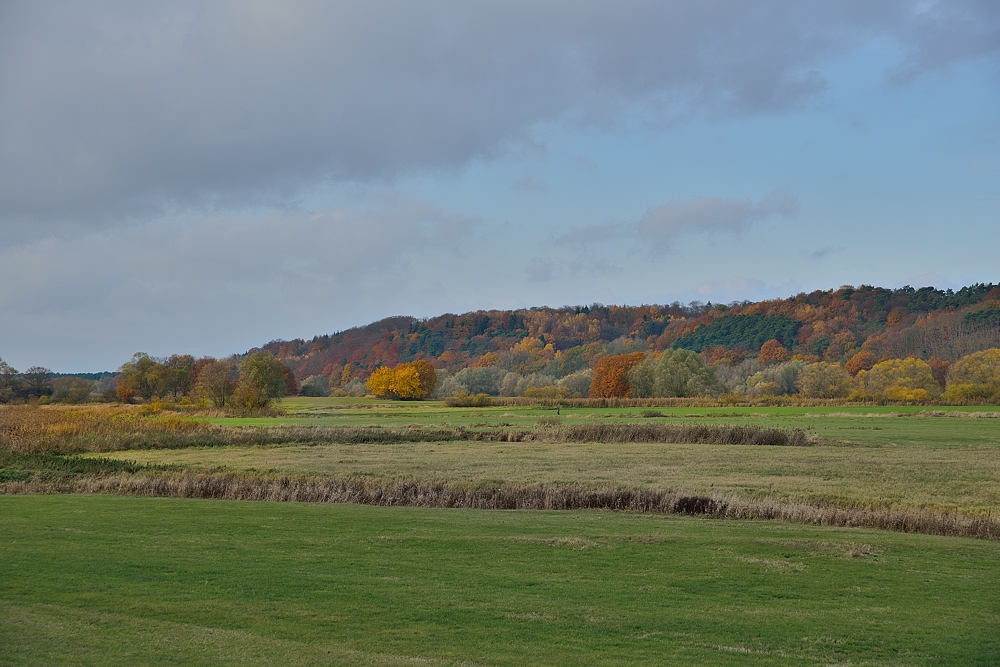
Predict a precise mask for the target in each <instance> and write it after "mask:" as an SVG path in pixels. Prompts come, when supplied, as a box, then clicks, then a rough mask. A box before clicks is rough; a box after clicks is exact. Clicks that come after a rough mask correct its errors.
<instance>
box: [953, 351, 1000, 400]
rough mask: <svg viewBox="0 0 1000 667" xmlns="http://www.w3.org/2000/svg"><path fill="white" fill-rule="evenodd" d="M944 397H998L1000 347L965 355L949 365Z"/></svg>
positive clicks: (999, 390)
mask: <svg viewBox="0 0 1000 667" xmlns="http://www.w3.org/2000/svg"><path fill="white" fill-rule="evenodd" d="M945 397H946V398H950V399H953V400H963V399H990V398H993V397H1000V349H998V348H995V347H994V348H991V349H989V350H981V351H979V352H973V353H972V354H969V355H966V356H964V357H962V358H961V359H959V360H958V361H956V362H955V364H954V365H953V366H952V367H951V374H950V376H949V378H948V390H947V391H946V392H945Z"/></svg>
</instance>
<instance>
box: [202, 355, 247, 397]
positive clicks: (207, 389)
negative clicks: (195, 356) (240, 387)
mask: <svg viewBox="0 0 1000 667" xmlns="http://www.w3.org/2000/svg"><path fill="white" fill-rule="evenodd" d="M200 362H204V363H201V366H200V368H199V370H198V384H197V386H196V390H197V393H199V394H201V395H202V396H204V397H205V398H207V399H208V400H210V401H212V403H213V404H214V405H215V407H217V408H222V407H225V406H226V405H228V404H230V403H231V402H232V399H233V394H234V393H235V392H236V382H237V370H236V364H234V363H232V362H231V361H229V360H226V359H223V360H222V361H218V360H216V359H212V358H211V357H205V358H204V359H199V363H200Z"/></svg>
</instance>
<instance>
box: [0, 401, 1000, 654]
mask: <svg viewBox="0 0 1000 667" xmlns="http://www.w3.org/2000/svg"><path fill="white" fill-rule="evenodd" d="M998 416H1000V411H998V410H997V408H995V407H994V408H991V407H988V406H987V407H939V406H937V407H921V406H868V405H857V406H843V405H840V406H837V405H824V404H811V405H804V406H784V407H763V406H756V407H742V408H740V407H732V406H728V407H697V406H694V405H688V406H672V407H671V406H666V407H655V408H651V407H648V406H646V407H644V406H632V407H595V406H574V407H566V406H562V407H560V409H559V411H558V414H557V413H556V408H555V406H554V405H537V404H536V405H532V404H527V403H525V404H520V405H511V404H508V405H501V406H490V407H471V408H459V407H448V406H447V405H445V404H443V403H438V402H430V401H427V402H404V403H389V402H384V401H375V400H372V399H339V398H326V399H307V398H296V399H287V400H286V401H284V402H283V405H282V406H281V411H280V413H278V415H277V416H273V417H253V418H247V417H237V416H228V415H225V414H222V413H215V412H204V411H201V412H200V411H197V410H191V409H177V410H173V409H171V408H170V406H145V407H142V408H137V407H121V408H112V407H90V408H82V409H79V408H77V409H70V408H57V407H54V406H53V407H48V408H33V409H28V408H22V409H20V411H17V410H10V409H6V410H0V534H2V535H3V536H4V539H3V540H0V567H2V571H3V572H4V576H3V577H0V619H3V622H0V647H2V648H0V665H21V664H101V665H105V664H106V665H119V664H120V665H126V664H136V663H141V664H171V663H174V664H176V663H178V662H180V663H184V664H274V663H275V662H281V663H283V664H303V665H320V664H369V665H371V664H374V665H396V664H413V663H414V662H421V663H423V662H430V663H435V664H436V663H441V664H474V665H507V664H509V665H515V664H568V665H572V664H581V665H582V664H608V665H614V664H635V663H649V664H711V665H720V664H721V665H725V664H761V665H764V664H767V665H774V664H781V665H826V664H844V665H847V664H868V665H903V664H905V665H936V664H970V665H976V664H982V665H988V664H997V662H998V661H1000V639H998V637H1000V634H998V633H997V632H996V629H997V628H998V627H1000V592H998V590H997V588H996V587H995V586H992V585H989V584H988V583H986V582H993V581H996V580H997V579H998V578H1000V540H998V539H997V537H998V535H1000V532H998V531H997V530H996V529H997V527H998V526H1000V523H998V519H1000V513H998V510H1000V483H998V480H1000V419H998ZM650 425H662V426H660V427H656V428H660V429H661V430H660V431H656V428H653V429H652V431H651V430H650V428H651V427H650ZM736 426H739V427H741V428H742V427H746V428H744V429H743V430H744V431H746V432H748V433H750V434H751V435H753V434H754V433H757V434H761V433H776V434H779V435H781V434H784V435H783V436H782V437H785V436H788V437H787V438H785V439H784V440H782V439H781V438H778V439H777V440H774V439H770V440H769V439H765V440H764V441H766V442H782V443H785V444H784V445H774V444H749V443H752V442H758V441H759V440H758V439H754V437H751V438H748V439H745V440H744V441H739V440H737V441H734V442H739V444H719V443H720V442H729V440H726V439H725V438H729V437H730V435H731V432H733V428H734V427H736ZM701 427H705V428H701ZM574 429H576V430H574ZM644 429H645V430H644ZM671 429H673V430H671ZM685 429H688V430H685ZM692 429H693V430H692ZM699 429H700V430H699ZM727 429H728V431H727ZM643 432H653V433H655V432H661V433H688V432H691V433H700V432H705V433H707V434H708V437H707V438H706V439H705V440H703V441H700V442H683V441H682V442H647V441H641V439H640V440H634V439H633V441H617V442H609V441H598V440H595V439H593V438H591V439H587V438H583V439H579V438H578V439H576V440H574V439H573V437H574V436H573V435H572V434H573V433H585V434H587V433H589V434H594V433H598V434H600V433H612V434H618V435H621V434H624V435H626V436H634V435H635V434H636V433H639V434H641V433H643ZM742 432H743V431H739V433H742ZM727 433H728V434H729V435H727ZM512 434H513V435H517V439H515V440H516V441H507V440H502V439H499V436H501V435H504V436H511V435H512ZM720 434H721V435H720ZM801 434H804V435H803V436H801V437H800V435H801ZM721 436H725V437H723V438H722V439H721V440H720V439H719V438H720V437H721ZM615 437H618V436H617V435H616V436H615ZM491 438H493V439H491ZM713 438H715V440H713ZM74 452H75V453H74ZM67 453H69V454H67ZM81 492H86V493H82V494H81ZM685 494H688V495H685ZM129 495H132V496H168V497H128V496H129ZM170 496H172V497H170ZM199 498H200V499H199ZM205 498H214V499H212V500H208V499H205ZM226 498H231V499H233V498H238V499H254V498H256V499H271V500H299V501H304V500H306V501H307V500H312V501H316V502H246V501H234V500H226ZM345 501H346V504H345ZM692 501H693V502H694V504H692ZM351 503H358V504H351ZM713 503H714V504H713ZM373 505H398V506H392V507H389V506H382V507H378V506H373ZM406 505H409V506H406ZM445 507H450V508H451V509H443V508H445ZM476 507H524V508H545V507H564V508H574V507H576V508H581V507H589V508H591V509H561V510H559V511H547V510H544V509H535V510H533V511H505V510H498V509H491V510H482V509H470V508H476ZM460 508H465V509H460ZM593 508H605V509H593ZM608 508H612V509H618V510H619V511H609V510H608ZM621 510H626V511H621ZM679 514H694V515H697V516H679ZM731 517H741V518H742V519H741V520H734V519H732V518H731ZM831 517H833V518H831ZM837 517H840V518H839V519H837ZM748 519H757V520H748ZM760 519H782V520H780V521H779V520H760ZM963 521H964V522H965V523H962V522H963ZM970 522H971V523H970ZM808 524H829V525H808ZM973 524H974V525H973ZM850 526H882V527H887V528H891V529H892V530H875V529H870V528H859V527H850ZM901 531H906V532H901ZM920 532H924V533H932V534H918V533H920ZM960 535H977V536H979V537H980V538H981V539H971V538H967V537H960ZM982 538H986V539H982Z"/></svg>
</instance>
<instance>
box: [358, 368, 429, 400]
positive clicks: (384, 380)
mask: <svg viewBox="0 0 1000 667" xmlns="http://www.w3.org/2000/svg"><path fill="white" fill-rule="evenodd" d="M365 386H366V387H367V388H368V391H370V392H371V394H372V395H373V396H377V397H379V398H393V399H404V400H414V399H420V398H425V397H426V396H429V395H430V394H431V393H432V392H433V391H434V388H435V386H437V371H436V370H434V367H433V366H431V364H430V362H427V361H423V360H420V361H413V362H410V363H407V364H400V365H399V366H396V367H395V368H391V369H390V368H389V367H387V366H382V367H381V368H376V369H375V372H374V373H372V374H371V377H370V378H368V382H367V384H366V385H365Z"/></svg>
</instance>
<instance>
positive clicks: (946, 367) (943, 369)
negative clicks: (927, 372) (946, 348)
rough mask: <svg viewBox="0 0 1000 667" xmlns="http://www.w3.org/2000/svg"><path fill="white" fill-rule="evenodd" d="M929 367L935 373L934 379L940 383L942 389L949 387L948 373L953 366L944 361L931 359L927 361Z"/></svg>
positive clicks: (935, 358)
mask: <svg viewBox="0 0 1000 667" xmlns="http://www.w3.org/2000/svg"><path fill="white" fill-rule="evenodd" d="M927 365H929V366H930V367H931V372H932V373H934V379H935V380H937V381H938V384H939V385H941V388H942V389H944V388H945V387H946V386H948V372H949V371H950V370H951V364H950V363H949V362H947V361H945V360H944V359H938V358H937V357H931V358H930V359H928V360H927Z"/></svg>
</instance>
